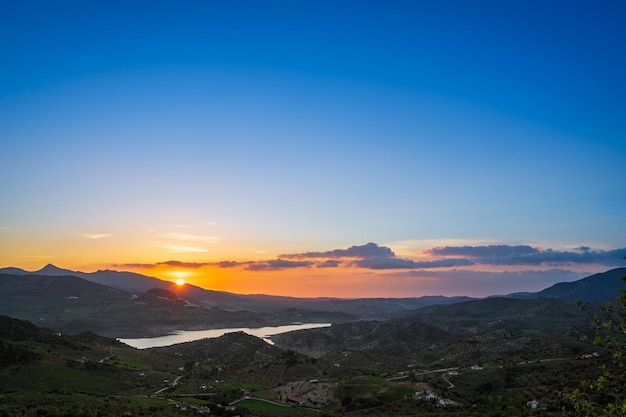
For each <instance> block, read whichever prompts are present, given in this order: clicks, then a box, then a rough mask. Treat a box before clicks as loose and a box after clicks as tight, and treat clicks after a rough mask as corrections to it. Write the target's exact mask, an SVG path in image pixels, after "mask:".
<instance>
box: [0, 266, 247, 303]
mask: <svg viewBox="0 0 626 417" xmlns="http://www.w3.org/2000/svg"><path fill="white" fill-rule="evenodd" d="M0 274H12V275H43V276H63V275H65V276H70V275H71V276H75V277H79V278H83V279H85V280H87V281H91V282H94V283H97V284H102V285H106V286H108V287H112V288H116V289H119V290H123V291H128V292H131V293H143V292H146V291H148V290H150V289H152V288H164V289H169V290H174V289H176V292H180V291H181V290H182V291H184V292H185V298H186V299H189V300H192V301H193V302H195V303H198V304H202V305H205V306H207V307H221V308H225V309H234V310H238V309H243V308H246V307H247V304H248V303H247V302H246V300H245V299H244V298H242V297H241V296H238V295H235V294H230V293H227V292H220V291H211V290H205V289H204V288H200V287H197V286H195V285H190V284H186V285H185V286H184V287H182V288H180V287H178V286H177V285H176V284H174V283H172V282H169V281H164V280H161V279H158V278H155V277H150V276H146V275H142V274H137V273H134V272H126V271H113V270H108V269H105V270H98V271H96V272H80V271H71V270H69V269H62V268H59V267H57V266H55V265H52V264H48V265H46V266H44V267H43V268H42V269H40V270H38V271H32V272H29V271H25V270H23V269H20V268H13V267H9V268H1V269H0Z"/></svg>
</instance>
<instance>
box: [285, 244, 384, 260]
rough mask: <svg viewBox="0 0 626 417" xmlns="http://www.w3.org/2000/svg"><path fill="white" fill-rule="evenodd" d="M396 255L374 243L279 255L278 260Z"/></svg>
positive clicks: (363, 257)
mask: <svg viewBox="0 0 626 417" xmlns="http://www.w3.org/2000/svg"><path fill="white" fill-rule="evenodd" d="M395 256H396V255H395V254H394V253H393V251H392V250H391V249H389V248H387V247H385V246H378V245H377V244H376V243H371V242H370V243H367V244H365V245H360V246H357V245H354V246H350V247H349V248H348V249H335V250H331V251H327V252H305V253H292V254H283V255H280V256H279V257H280V258H287V259H308V258H333V259H337V258H362V259H367V258H372V257H379V258H394V257H395Z"/></svg>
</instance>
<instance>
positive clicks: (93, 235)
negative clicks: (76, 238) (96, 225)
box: [80, 233, 113, 239]
mask: <svg viewBox="0 0 626 417" xmlns="http://www.w3.org/2000/svg"><path fill="white" fill-rule="evenodd" d="M80 236H82V237H84V238H87V239H103V238H105V237H109V236H113V234H112V233H81V234H80Z"/></svg>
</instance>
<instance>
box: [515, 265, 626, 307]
mask: <svg viewBox="0 0 626 417" xmlns="http://www.w3.org/2000/svg"><path fill="white" fill-rule="evenodd" d="M622 276H626V268H616V269H611V270H609V271H606V272H601V273H599V274H594V275H591V276H588V277H586V278H583V279H579V280H578V281H573V282H560V283H558V284H554V285H553V286H551V287H548V288H546V289H544V290H542V291H539V292H536V293H518V294H509V295H508V296H507V297H509V298H559V299H565V300H581V301H587V302H589V301H610V300H614V299H615V298H617V296H618V295H619V288H623V289H626V281H623V280H620V279H619V278H620V277H622Z"/></svg>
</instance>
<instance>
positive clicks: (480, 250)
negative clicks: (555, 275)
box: [422, 245, 540, 258]
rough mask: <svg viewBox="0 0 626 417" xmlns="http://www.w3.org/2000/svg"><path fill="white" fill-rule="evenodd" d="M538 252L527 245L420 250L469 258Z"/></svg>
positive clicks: (444, 247) (426, 252) (440, 247)
mask: <svg viewBox="0 0 626 417" xmlns="http://www.w3.org/2000/svg"><path fill="white" fill-rule="evenodd" d="M539 252H540V250H539V249H537V248H533V247H531V246H527V245H517V246H509V245H487V246H439V247H435V248H432V249H424V250H422V253H424V254H428V255H433V256H468V257H471V258H484V257H501V256H512V255H528V254H532V253H539Z"/></svg>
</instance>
